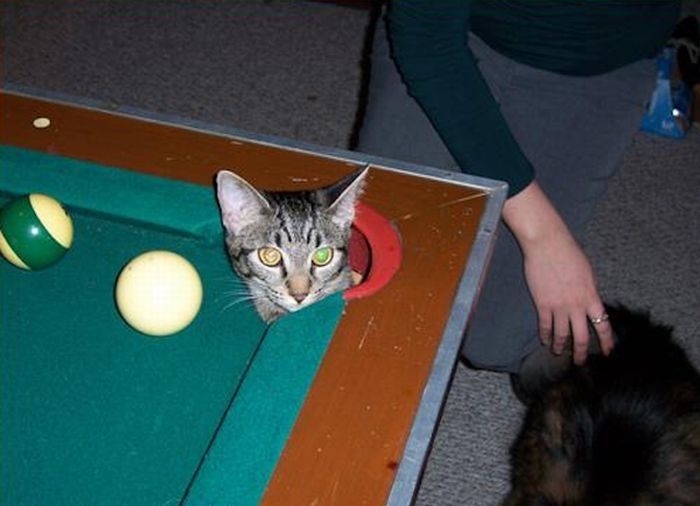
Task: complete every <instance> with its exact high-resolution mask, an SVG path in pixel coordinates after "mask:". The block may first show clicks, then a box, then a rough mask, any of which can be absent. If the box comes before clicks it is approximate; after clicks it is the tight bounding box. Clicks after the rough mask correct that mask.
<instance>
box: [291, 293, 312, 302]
mask: <svg viewBox="0 0 700 506" xmlns="http://www.w3.org/2000/svg"><path fill="white" fill-rule="evenodd" d="M307 295H309V292H300V293H292V297H293V298H294V300H295V301H297V302H298V303H299V304H301V303H302V302H304V299H305V298H306V296H307Z"/></svg>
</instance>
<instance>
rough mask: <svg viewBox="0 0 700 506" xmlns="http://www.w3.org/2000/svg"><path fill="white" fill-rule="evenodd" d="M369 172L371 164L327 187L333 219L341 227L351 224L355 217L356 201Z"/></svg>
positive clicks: (329, 208) (327, 196)
mask: <svg viewBox="0 0 700 506" xmlns="http://www.w3.org/2000/svg"><path fill="white" fill-rule="evenodd" d="M367 172H369V165H366V166H365V167H363V168H362V169H360V170H357V171H355V172H353V173H352V174H350V175H349V176H346V177H344V178H343V179H341V180H340V181H338V182H337V183H335V184H334V185H332V186H330V187H328V188H326V189H325V193H326V198H327V199H328V202H329V203H330V204H329V205H328V210H329V211H330V212H331V219H332V220H333V222H335V224H336V225H338V226H339V227H347V226H350V224H351V223H352V220H353V219H354V218H355V203H356V202H357V199H358V198H359V197H360V195H362V191H363V190H364V187H365V179H366V176H367Z"/></svg>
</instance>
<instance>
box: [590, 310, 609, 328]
mask: <svg viewBox="0 0 700 506" xmlns="http://www.w3.org/2000/svg"><path fill="white" fill-rule="evenodd" d="M609 319H610V317H609V316H608V313H603V314H602V315H600V316H598V317H595V318H591V319H590V320H591V323H592V324H593V325H600V324H601V323H603V322H606V321H608V320H609Z"/></svg>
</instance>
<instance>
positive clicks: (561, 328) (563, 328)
mask: <svg viewBox="0 0 700 506" xmlns="http://www.w3.org/2000/svg"><path fill="white" fill-rule="evenodd" d="M570 335H571V327H570V326H569V315H568V313H567V312H566V311H563V310H559V311H555V312H554V340H553V342H552V352H554V354H555V355H561V354H562V353H563V352H564V348H565V347H566V344H567V343H568V341H569V336H570Z"/></svg>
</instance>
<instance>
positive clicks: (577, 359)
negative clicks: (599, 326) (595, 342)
mask: <svg viewBox="0 0 700 506" xmlns="http://www.w3.org/2000/svg"><path fill="white" fill-rule="evenodd" d="M571 333H572V335H573V341H574V350H573V356H574V364H576V365H583V364H584V363H585V362H586V357H587V356H588V342H589V341H590V338H591V336H590V334H589V333H588V320H587V318H586V315H585V314H580V313H579V314H577V315H575V316H573V317H572V318H571Z"/></svg>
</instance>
